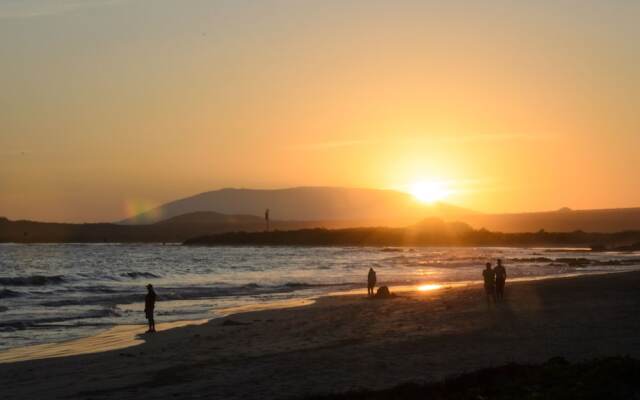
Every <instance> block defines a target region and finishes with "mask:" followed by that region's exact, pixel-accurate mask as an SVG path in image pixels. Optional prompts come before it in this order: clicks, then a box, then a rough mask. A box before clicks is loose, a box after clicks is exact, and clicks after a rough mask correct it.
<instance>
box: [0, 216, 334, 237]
mask: <svg viewBox="0 0 640 400" xmlns="http://www.w3.org/2000/svg"><path fill="white" fill-rule="evenodd" d="M317 226H327V227H344V226H342V225H331V224H323V223H322V222H321V221H315V222H314V221H300V222H298V221H272V222H271V227H272V228H273V229H301V228H310V227H317ZM264 229H265V222H264V220H263V219H262V218H260V217H256V216H251V215H224V214H220V213H212V212H199V213H189V214H185V215H180V216H177V217H174V218H170V219H168V220H164V221H161V222H158V223H155V224H146V225H119V224H60V223H47V222H35V221H10V220H8V219H6V218H0V242H16V243H117V242H125V243H127V242H128V243H131V242H149V243H152V242H156V243H157V242H182V241H184V240H186V239H188V238H191V237H195V236H201V235H210V234H214V233H220V232H230V231H247V232H254V231H260V230H264Z"/></svg>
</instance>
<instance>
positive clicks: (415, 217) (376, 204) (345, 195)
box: [0, 187, 640, 243]
mask: <svg viewBox="0 0 640 400" xmlns="http://www.w3.org/2000/svg"><path fill="white" fill-rule="evenodd" d="M266 209H269V210H270V228H271V229H272V230H281V231H282V230H297V229H309V228H319V227H320V228H326V229H341V228H350V227H391V228H394V227H410V226H413V227H419V229H421V230H422V231H434V226H439V224H441V223H448V224H450V226H453V227H457V228H456V229H462V230H463V231H468V230H471V229H476V230H482V229H485V230H488V231H492V232H505V233H513V232H538V231H541V230H545V231H547V232H574V231H585V232H602V233H612V232H621V231H633V230H635V231H640V207H639V208H618V209H603V210H577V211H574V210H570V209H568V208H563V209H560V210H557V211H549V212H532V213H515V214H484V213H479V212H474V211H471V210H468V209H465V208H461V207H457V206H454V205H450V204H446V203H436V204H424V203H420V202H418V201H417V200H416V199H414V198H413V197H412V196H411V195H409V194H407V193H403V192H397V191H392V190H376V189H350V188H328V187H300V188H291V189H280V190H252V189H221V190H216V191H211V192H206V193H201V194H199V195H196V196H192V197H187V198H185V199H180V200H176V201H173V202H170V203H167V204H165V205H162V206H160V207H158V208H156V209H153V210H150V211H148V212H145V213H143V214H140V215H136V216H132V217H131V218H128V219H126V220H123V221H119V222H115V223H98V224H64V223H44V222H35V221H10V220H8V219H6V218H0V242H27V243H38V242H183V241H185V240H187V239H190V238H193V237H198V236H206V235H212V234H216V233H224V232H238V231H246V232H256V231H264V230H265V229H266V228H267V226H266V221H265V218H264V212H265V210H266ZM425 220H426V221H430V222H428V224H425V223H424V221H425ZM438 221H439V222H438ZM456 223H457V224H456ZM434 224H435V225H434ZM451 224H453V225H451Z"/></svg>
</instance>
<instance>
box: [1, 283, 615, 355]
mask: <svg viewBox="0 0 640 400" xmlns="http://www.w3.org/2000/svg"><path fill="white" fill-rule="evenodd" d="M616 273H624V272H594V273H582V274H576V273H569V274H557V275H546V276H539V277H526V278H514V279H511V280H510V282H511V283H517V282H535V281H542V280H549V279H570V278H578V277H581V276H593V275H606V274H616ZM481 284H482V281H481V280H476V281H460V282H442V283H438V284H431V285H404V286H398V285H396V286H391V287H390V290H391V291H392V292H393V293H395V294H403V295H407V294H408V295H411V294H412V293H413V295H415V294H416V293H419V292H425V291H432V290H448V289H454V288H462V287H468V286H479V285H481ZM337 296H340V297H342V296H353V297H354V298H362V297H363V296H366V289H364V288H359V289H350V290H344V291H334V292H329V293H327V294H323V295H315V296H310V297H307V298H299V299H291V300H284V301H272V302H268V303H265V304H253V305H247V306H240V307H230V308H227V309H222V310H218V315H217V316H215V317H212V318H206V319H197V320H191V319H184V320H175V321H168V322H159V323H157V326H156V329H157V330H158V331H159V332H160V331H166V330H169V329H175V328H180V327H184V326H190V325H194V326H197V325H203V324H206V323H210V322H213V321H215V320H222V319H226V318H233V316H234V315H235V314H242V313H247V312H259V311H269V310H271V311H273V310H278V309H285V308H296V307H304V306H307V305H312V304H313V303H315V302H317V301H319V300H322V299H324V298H331V297H337ZM327 300H329V301H330V299H327ZM146 330H147V325H145V324H142V323H141V324H122V325H114V326H112V327H110V328H108V329H106V330H103V331H100V332H97V333H95V334H93V335H89V336H85V337H80V338H74V339H69V340H63V341H59V342H50V343H41V344H33V345H28V346H21V347H16V348H11V349H6V350H2V351H0V364H4V363H12V362H20V361H31V360H40V359H46V358H55V357H70V356H80V355H85V354H92V353H101V352H106V351H113V350H122V349H126V348H129V347H133V346H137V345H140V344H143V343H144V342H145V336H144V333H145V332H146Z"/></svg>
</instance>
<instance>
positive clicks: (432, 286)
mask: <svg viewBox="0 0 640 400" xmlns="http://www.w3.org/2000/svg"><path fill="white" fill-rule="evenodd" d="M441 287H442V285H438V284H435V283H432V284H428V285H420V286H418V291H420V292H428V291H431V290H437V289H440V288H441Z"/></svg>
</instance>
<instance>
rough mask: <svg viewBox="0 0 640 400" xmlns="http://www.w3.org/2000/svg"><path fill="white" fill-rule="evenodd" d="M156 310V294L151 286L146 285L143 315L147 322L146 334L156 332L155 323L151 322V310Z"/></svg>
mask: <svg viewBox="0 0 640 400" xmlns="http://www.w3.org/2000/svg"><path fill="white" fill-rule="evenodd" d="M155 308H156V292H155V291H154V290H153V285H151V284H149V285H147V295H146V296H145V297H144V315H145V316H146V317H147V320H148V322H149V330H148V331H147V333H151V332H155V331H156V322H155V321H154V320H153V310H154V309H155Z"/></svg>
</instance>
